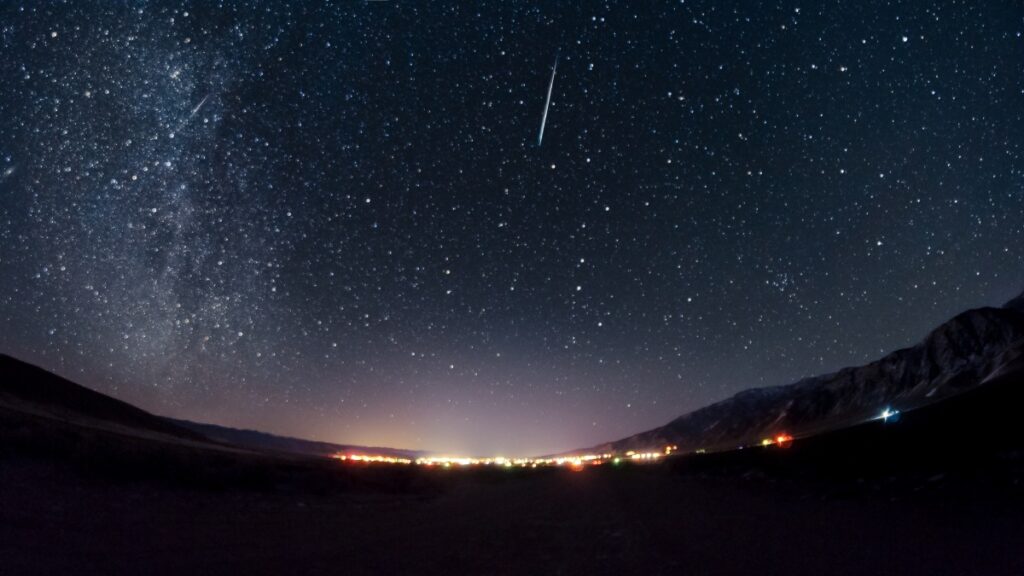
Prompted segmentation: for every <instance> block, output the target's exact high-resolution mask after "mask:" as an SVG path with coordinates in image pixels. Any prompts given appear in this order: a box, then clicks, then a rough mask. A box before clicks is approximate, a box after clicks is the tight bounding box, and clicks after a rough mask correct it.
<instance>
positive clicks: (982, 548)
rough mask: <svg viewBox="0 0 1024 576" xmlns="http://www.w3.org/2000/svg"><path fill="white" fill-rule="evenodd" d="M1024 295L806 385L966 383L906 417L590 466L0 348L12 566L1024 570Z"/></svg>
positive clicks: (1, 544)
mask: <svg viewBox="0 0 1024 576" xmlns="http://www.w3.org/2000/svg"><path fill="white" fill-rule="evenodd" d="M1006 310H1009V311H1010V312H1009V313H1006V314H1004V313H1003V312H1001V311H1006ZM1019 310H1020V307H1019V306H1017V307H1014V306H1013V305H1008V306H1006V307H1004V308H1001V309H986V311H982V312H980V313H978V314H974V313H971V312H968V313H965V314H966V316H965V315H960V316H958V317H957V319H954V322H952V323H947V324H946V325H944V327H942V328H940V329H939V330H937V331H936V332H933V335H932V336H930V337H929V338H928V339H926V341H925V344H923V345H922V346H919V347H915V348H914V349H908V350H911V351H913V352H907V351H901V352H898V353H895V354H896V355H897V356H898V359H899V361H898V362H897V361H891V362H890V361H885V360H883V361H881V362H880V363H875V365H873V366H876V367H875V368H873V369H872V370H873V372H864V371H863V370H864V369H851V370H850V371H841V372H840V373H839V374H844V373H845V374H847V376H843V377H842V378H840V379H838V380H837V379H836V377H834V376H830V377H824V378H823V379H821V380H818V381H816V382H819V384H818V385H817V386H809V389H811V394H812V396H813V397H815V398H817V401H820V400H821V398H822V397H820V396H817V394H820V393H821V392H820V389H819V387H823V388H825V389H831V388H832V387H836V388H837V389H839V391H840V393H839V394H838V396H835V398H843V397H848V398H871V402H879V401H884V400H887V399H889V398H887V397H885V396H884V395H883V396H879V397H875V396H873V394H874V393H873V392H871V390H874V389H876V388H878V387H881V388H882V389H885V390H894V389H899V390H903V391H907V390H917V391H918V392H913V393H912V394H907V395H904V396H900V397H901V398H921V394H920V393H919V392H920V391H924V390H926V388H927V389H928V390H930V389H931V388H928V387H929V386H934V385H935V384H936V383H937V382H938V383H940V386H946V387H948V388H949V389H950V390H954V389H955V392H949V393H943V394H935V395H933V396H932V397H930V398H929V397H928V396H927V391H925V392H923V394H924V397H925V398H927V401H919V402H915V403H912V404H909V403H908V404H907V405H901V406H902V408H903V411H902V413H901V414H899V417H898V419H897V418H889V419H887V420H880V419H870V418H866V419H865V418H860V419H855V420H852V421H850V420H846V419H845V417H841V418H838V419H827V421H828V422H829V423H830V424H829V425H828V426H823V427H822V428H823V430H822V431H821V432H819V433H816V434H811V433H807V435H806V436H804V437H798V438H797V439H796V440H795V441H793V442H792V443H787V444H785V445H783V446H768V447H760V446H757V447H748V448H744V449H742V450H735V449H734V450H722V451H711V452H708V453H702V454H681V455H678V456H672V457H669V458H665V459H663V460H662V461H661V462H659V463H657V464H649V465H633V464H626V463H623V464H620V465H610V464H609V465H606V466H602V467H588V468H585V469H584V470H582V471H579V472H574V471H570V470H566V469H543V468H539V469H536V470H529V469H527V470H520V469H513V470H504V469H474V470H455V469H452V470H443V469H425V468H419V467H414V466H394V467H383V466H373V465H369V466H367V465H352V464H343V463H341V462H337V461H334V460H330V459H327V458H323V457H318V456H312V455H310V454H295V453H289V452H288V451H287V449H286V448H283V445H282V444H277V445H269V446H268V445H259V444H258V443H255V442H239V443H237V444H236V443H232V442H231V436H230V434H227V433H204V432H209V431H211V430H212V431H214V432H216V431H217V430H219V429H218V428H207V427H199V430H198V431H197V430H196V427H191V428H190V427H187V426H182V425H181V424H180V423H177V424H176V423H174V422H169V421H167V420H164V419H162V418H159V417H157V416H154V415H151V414H148V413H146V412H144V411H141V410H138V409H136V408H134V407H132V406H130V405H127V404H125V403H123V402H119V401H116V400H113V399H111V398H108V397H106V396H103V395H101V394H98V393H95V392H92V391H89V390H86V389H84V388H81V387H78V386H77V385H75V384H73V383H71V382H68V381H67V380H64V379H61V378H58V377H56V376H53V375H52V374H49V373H47V372H45V371H42V370H40V369H38V368H33V367H29V366H27V365H24V364H22V363H20V362H18V361H16V360H13V359H10V358H7V357H3V358H0V573H2V574H5V575H7V574H11V575H20V574H103V575H111V574H139V573H145V574H158V575H159V574H187V575H189V576H192V575H197V574H232V573H244V574H282V573H286V574H293V573H294V574H339V573H340V574H680V573H696V574H752V573H756V574H793V575H799V574H808V575H811V574H814V575H818V574H835V575H844V574H850V575H854V574H893V575H895V574H899V575H905V574H930V575H941V574H950V575H953V574H985V575H1002V574H1006V575H1010V574H1022V573H1024V427H1022V426H1021V425H1020V411H1021V407H1022V406H1024V355H1021V353H1020V350H1021V347H1020V345H1019V341H1017V340H1013V339H1012V338H1010V337H1008V335H1012V334H1014V333H1015V332H1013V331H1014V330H1016V327H1015V325H1013V326H1010V327H1009V328H1007V327H1006V326H1005V325H1002V324H1001V322H1002V321H1003V320H1005V319H1006V318H1010V321H1011V322H1016V320H1015V318H1016V316H1014V314H1017V313H1018V312H1019ZM993 311H995V312H993ZM979 319H981V320H979ZM993 319H1000V320H998V321H997V320H993ZM979 322H980V324H979ZM997 324H998V325H997ZM968 327H970V328H969V329H968ZM954 328H955V329H954ZM963 330H966V331H967V333H963V332H962V331H963ZM936 335H940V336H936ZM989 339H991V341H989ZM940 341H941V342H945V343H946V344H942V345H939V344H940ZM971 342H973V344H969V345H968V343H971ZM986 342H987V343H986ZM992 342H996V344H993V343H992ZM914 350H917V351H914ZM908 358H914V360H913V361H910V360H908ZM937 359H944V360H941V361H939V360H937ZM936 367H942V368H941V369H940V368H936ZM911 369H913V370H917V372H913V370H911ZM944 370H945V371H947V372H948V374H947V372H943V371H944ZM858 374H859V375H858ZM869 374H875V375H876V376H877V377H878V378H879V379H880V382H882V383H884V385H882V384H871V383H870V382H869V380H870V379H869V378H867V376H868V375H869ZM896 374H900V375H901V376H898V377H897V376H896ZM944 374H946V375H945V376H944ZM949 374H953V375H952V376H950V375H949ZM843 382H845V384H842V383H843ZM914 382H918V384H913V383H914ZM924 382H927V384H921V383H924ZM843 386H850V387H853V388H854V389H855V391H854V392H850V393H849V395H848V396H844V394H843V393H842V389H843ZM894 387H895V388H894ZM793 389H798V390H799V389H802V388H801V387H800V386H795V387H793ZM785 393H786V394H789V393H790V390H789V389H787V390H786V392H785ZM777 394H779V393H778V392H776V393H768V394H767V396H768V397H774V396H775V395H777ZM901 394H902V392H901ZM826 398H833V396H826ZM772 402H774V401H772ZM772 402H769V403H768V405H769V406H774V404H772ZM797 402H799V400H795V401H794V403H797ZM754 404H757V403H756V402H755V403H754ZM853 404H855V402H854V403H853ZM826 405H828V406H830V408H829V409H828V410H825V411H824V412H822V414H826V415H832V414H836V413H837V412H835V406H840V405H843V402H842V401H840V400H836V401H834V402H831V401H830V402H827V403H826ZM851 405H852V404H851ZM791 406H792V404H791ZM741 409H742V410H744V411H748V410H752V409H753V408H752V407H751V406H750V405H748V404H743V405H742V408H741ZM788 413H789V412H787V414H788ZM723 417H725V418H729V417H731V416H729V415H725V416H723ZM736 418H737V421H743V422H746V421H751V420H749V419H748V418H747V417H746V416H742V415H741V416H736ZM840 421H841V422H844V423H845V424H852V425H845V426H844V427H839V426H838V424H836V422H840ZM659 440H660V439H659Z"/></svg>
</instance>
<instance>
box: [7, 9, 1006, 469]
mask: <svg viewBox="0 0 1024 576" xmlns="http://www.w3.org/2000/svg"><path fill="white" fill-rule="evenodd" d="M174 4H176V3H169V2H168V3H149V2H142V3H131V4H125V5H115V3H114V2H93V3H86V2H76V3H73V4H71V5H65V4H63V3H61V4H47V3H39V2H24V3H21V4H18V3H15V2H4V3H3V4H2V6H0V46H2V54H0V56H2V57H0V325H2V330H0V350H2V351H5V352H7V353H10V354H12V355H15V356H18V357H20V358H23V359H25V360H28V361H31V362H34V363H38V364H40V365H41V366H43V367H45V368H47V369H51V370H55V371H57V372H59V373H61V374H63V375H65V376H68V377H70V378H72V379H74V380H75V381H77V382H80V383H82V384H84V385H87V386H91V387H94V388H96V389H98V390H100V391H102V392H105V393H109V394H112V395H115V396H116V397H118V398H121V399H124V400H126V401H129V402H133V403H136V404H138V405H140V406H142V407H144V408H146V409H148V410H151V411H154V412H157V413H160V414H166V415H172V416H177V417H185V418H189V419H194V420H200V421H209V422H215V423H220V424H225V425H230V426H239V427H249V428H258V429H262V430H267V431H271V432H276V433H286V434H290V435H297V436H303V437H312V438H317V439H323V440H329V441H336V442H345V443H362V444H373V445H390V446H396V447H406V448H426V449H434V450H439V451H445V452H455V453H470V454H476V455H494V454H499V453H502V454H505V455H529V454H538V453H545V452H552V451H556V450H566V449H571V448H578V447H583V446H587V445H592V444H595V443H597V442H601V441H605V440H611V439H615V438H618V437H621V436H625V435H628V434H631V433H634V432H638V431H641V430H644V429H647V428H651V427H654V426H658V425H661V424H663V423H665V422H667V421H668V420H670V419H672V418H674V417H675V416H678V415H680V414H682V413H684V412H687V411H689V410H692V409H695V408H698V407H700V406H702V405H705V404H707V403H709V402H712V401H715V400H719V399H722V398H724V397H726V396H728V395H731V394H733V393H735V392H737V391H739V390H742V389H744V388H748V387H753V386H764V385H774V384H784V383H787V382H790V381H793V380H795V379H797V378H799V377H802V376H807V375H812V374H817V373H822V372H827V371H832V370H835V369H838V368H840V367H843V366H846V365H853V364H859V363H863V362H865V361H869V360H872V359H874V358H876V357H878V356H880V355H881V354H883V353H885V352H888V351H891V350H893V349H895V348H899V347H902V346H905V345H909V344H911V343H913V342H915V341H916V340H918V339H920V338H921V337H923V336H924V335H925V334H926V332H927V331H928V330H929V329H930V328H931V327H933V326H935V325H937V324H938V323H940V322H942V321H943V320H945V319H946V318H948V317H949V316H951V315H953V314H955V313H956V312H959V311H961V310H963V309H965V308H968V307H972V306H980V305H998V304H1001V303H1002V302H1003V301H1005V300H1007V299H1009V298H1010V297H1012V296H1014V295H1016V294H1017V293H1019V292H1020V291H1021V289H1022V288H1024V191H1022V190H1024V189H1022V185H1024V148H1022V142H1024V36H1022V34H1024V6H1022V5H1021V4H1020V3H1019V2H1017V1H1016V0H1006V1H993V2H952V1H945V0H944V1H941V2H935V3H894V2H827V3H826V2H735V3H734V4H735V5H734V6H728V4H729V3H726V2H720V1H708V2H697V1H692V0H686V1H685V2H679V3H672V4H669V3H663V4H660V5H656V4H654V3H639V2H628V3H622V4H598V3H592V4H585V5H577V4H575V3H572V4H569V3H566V4H560V3H556V2H543V3H541V4H539V5H538V6H533V7H531V6H528V5H525V4H513V3H510V2H490V1H488V2H461V3H458V4H452V5H443V4H442V3H440V2H405V1H401V0H396V1H390V2H357V1H352V2H344V3H339V4H338V5H335V6H332V7H326V8H315V7H312V6H305V5H299V4H296V5H293V6H290V7H289V6H286V5H282V4H281V3H277V2H263V3H260V2H246V3H242V2H239V3H232V2H224V3H222V5H219V6H218V5H216V4H215V3H198V4H194V5H188V6H175V5H174ZM304 4H313V3H304ZM556 59H557V73H556V74H555V76H554V82H553V85H552V96H551V103H550V108H549V110H548V117H547V122H546V126H545V132H544V137H543V142H542V144H540V145H538V136H539V129H540V124H541V119H542V116H543V115H544V109H545V98H546V95H547V91H548V87H549V84H550V83H551V78H552V68H553V66H554V65H555V62H556Z"/></svg>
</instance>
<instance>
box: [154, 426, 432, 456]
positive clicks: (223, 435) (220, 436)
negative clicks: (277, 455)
mask: <svg viewBox="0 0 1024 576" xmlns="http://www.w3.org/2000/svg"><path fill="white" fill-rule="evenodd" d="M168 420H169V421H170V422H172V423H173V424H175V425H177V426H180V427H182V428H187V429H189V430H193V431H195V432H198V433H200V434H202V435H204V436H206V437H207V438H210V439H211V440H216V441H219V442H224V443H226V444H233V445H235V446H243V447H246V448H256V449H260V450H272V451H276V452H289V453H292V454H305V455H309V456H331V455H333V454H338V453H341V452H346V453H363V454H380V455H387V456H398V457H402V458H413V459H414V458H418V457H420V456H423V455H424V454H426V452H421V451H417V450H401V449H396V448H385V447H381V446H354V445H349V444H335V443H333V442H321V441H318V440H306V439H303V438H292V437H290V436H278V435H275V434H270V433H267V432H260V431H258V430H243V429H238V428H229V427H227V426H218V425H216V424H203V423H200V422H191V421H189V420H175V419H168Z"/></svg>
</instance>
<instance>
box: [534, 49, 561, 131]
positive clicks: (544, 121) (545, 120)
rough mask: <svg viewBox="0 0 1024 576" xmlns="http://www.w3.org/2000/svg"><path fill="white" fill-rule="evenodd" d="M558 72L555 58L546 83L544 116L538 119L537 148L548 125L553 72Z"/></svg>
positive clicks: (553, 79) (553, 82) (553, 78)
mask: <svg viewBox="0 0 1024 576" xmlns="http://www.w3.org/2000/svg"><path fill="white" fill-rule="evenodd" d="M557 71H558V56H555V65H554V66H553V67H552V68H551V82H550V83H548V98H547V100H546V101H545V102H544V116H543V117H542V118H541V119H540V134H538V135H537V146H540V145H541V144H543V143H544V126H545V125H547V123H548V108H550V107H551V89H552V88H554V87H555V72H557Z"/></svg>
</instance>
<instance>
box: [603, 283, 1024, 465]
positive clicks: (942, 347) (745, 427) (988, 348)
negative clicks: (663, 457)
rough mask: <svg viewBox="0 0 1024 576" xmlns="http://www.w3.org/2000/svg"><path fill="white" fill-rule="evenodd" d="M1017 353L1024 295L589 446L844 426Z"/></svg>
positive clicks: (691, 445) (933, 393) (965, 386)
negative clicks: (852, 359) (862, 358)
mask: <svg viewBox="0 0 1024 576" xmlns="http://www.w3.org/2000/svg"><path fill="white" fill-rule="evenodd" d="M1022 357H1024V294H1022V295H1021V296H1018V297H1017V298H1015V299H1013V300H1011V301H1010V302H1008V303H1007V304H1006V305H1004V306H1003V307H1001V308H979V309H974V310H968V311H967V312H963V313H961V314H958V315H957V316H955V317H954V318H953V319H951V320H949V321H947V322H946V323H944V324H942V325H941V326H939V327H938V328H936V329H935V330H933V331H932V332H931V333H930V334H928V336H927V337H926V338H925V339H924V340H923V341H922V342H921V343H919V344H917V345H916V346H913V347H910V348H905V349H902V350H897V351H895V352H892V353H891V354H889V355H887V356H885V357H883V358H881V359H880V360H877V361H875V362H872V363H870V364H867V365H864V366H859V367H852V368H844V369H843V370H840V371H838V372H835V373H832V374H826V375H823V376H815V377H812V378H806V379H804V380H800V381H798V382H796V383H794V384H789V385H785V386H775V387H768V388H754V389H751V390H746V391H743V392H740V393H739V394H736V395H735V396H733V397H731V398H728V399H726V400H723V401H721V402H718V403H715V404H712V405H710V406H707V407H705V408H701V409H699V410H696V411H694V412H690V413H688V414H686V415H684V416H681V417H679V418H677V419H675V420H673V421H672V422H669V423H668V424H666V425H665V426H662V427H660V428H655V429H654V430H649V431H647V432H642V433H640V434H636V435H634V436H630V437H628V438H624V439H622V440H618V441H615V442H611V443H608V444H604V445H601V446H597V447H595V448H593V450H595V451H599V452H606V451H620V452H621V451H626V450H645V449H652V448H656V449H660V448H661V447H663V446H665V445H669V444H674V445H676V446H678V447H679V450H681V451H689V450H697V449H701V448H704V449H708V450H723V449H729V448H735V447H737V446H745V445H750V444H756V443H759V442H760V439H761V438H766V437H773V436H775V435H776V434H779V433H783V432H785V433H788V434H792V435H796V436H801V435H810V434H815V433H818V432H822V431H826V430H833V429H837V428H842V427H844V426H849V425H852V424H855V423H858V422H862V421H865V420H868V419H870V418H873V417H876V416H877V415H878V414H879V413H880V412H881V411H882V410H883V409H884V408H886V407H891V408H895V409H899V410H904V411H905V410H909V409H913V408H915V407H918V406H922V405H925V404H929V403H931V402H935V401H938V400H940V399H943V398H947V397H950V396H953V395H956V394H960V393H962V392H965V391H967V390H970V389H972V388H975V387H977V386H978V385H981V384H983V383H985V382H986V381H987V380H989V379H991V378H993V377H995V376H997V375H999V374H1001V373H1003V372H1004V371H1005V369H1006V367H1007V366H1009V365H1011V364H1013V363H1015V362H1019V361H1020V359H1021V358H1022Z"/></svg>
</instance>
